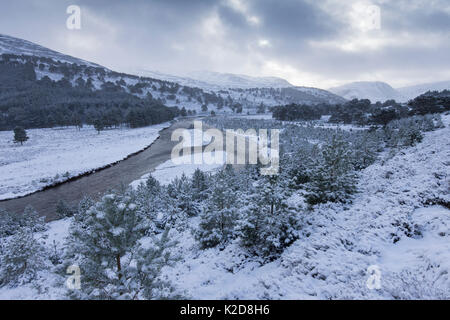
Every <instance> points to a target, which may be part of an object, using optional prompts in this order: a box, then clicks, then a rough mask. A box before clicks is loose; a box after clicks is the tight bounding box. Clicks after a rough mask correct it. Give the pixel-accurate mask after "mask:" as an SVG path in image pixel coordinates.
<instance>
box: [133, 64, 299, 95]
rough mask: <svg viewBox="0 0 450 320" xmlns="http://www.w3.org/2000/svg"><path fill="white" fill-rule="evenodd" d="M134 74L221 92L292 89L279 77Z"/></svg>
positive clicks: (212, 74)
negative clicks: (236, 89)
mask: <svg viewBox="0 0 450 320" xmlns="http://www.w3.org/2000/svg"><path fill="white" fill-rule="evenodd" d="M131 73H133V74H137V75H140V76H144V77H151V78H155V79H161V80H165V81H171V82H176V83H178V84H181V85H184V86H190V87H199V88H203V89H212V90H221V89H229V88H242V89H249V88H287V87H292V84H290V83H289V82H288V81H286V80H284V79H281V78H277V77H251V76H246V75H238V74H231V73H219V72H211V71H196V72H190V73H188V74H186V75H181V76H175V75H169V74H165V73H161V72H157V71H150V70H145V69H133V70H132V71H131Z"/></svg>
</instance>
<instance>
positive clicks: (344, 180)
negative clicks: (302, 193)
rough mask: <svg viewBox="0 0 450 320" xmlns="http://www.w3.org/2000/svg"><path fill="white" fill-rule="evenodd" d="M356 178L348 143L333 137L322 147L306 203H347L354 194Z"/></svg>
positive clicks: (335, 136)
mask: <svg viewBox="0 0 450 320" xmlns="http://www.w3.org/2000/svg"><path fill="white" fill-rule="evenodd" d="M356 181H357V176H356V173H355V171H354V168H353V165H352V151H351V149H350V146H349V144H348V142H346V141H344V140H343V139H342V138H341V137H339V136H337V135H333V137H332V139H331V141H330V142H329V143H328V144H326V145H324V146H322V148H321V153H320V155H319V159H318V165H317V166H316V168H315V170H314V174H313V179H312V181H311V182H310V183H309V188H308V189H309V190H308V191H309V194H308V195H307V201H308V203H309V204H311V205H314V204H317V203H326V202H328V201H330V202H344V203H345V202H347V201H348V199H349V197H350V195H351V194H353V193H355V192H356Z"/></svg>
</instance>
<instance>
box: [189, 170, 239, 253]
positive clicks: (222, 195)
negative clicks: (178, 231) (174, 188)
mask: <svg viewBox="0 0 450 320" xmlns="http://www.w3.org/2000/svg"><path fill="white" fill-rule="evenodd" d="M231 179H232V178H231V173H230V172H229V171H228V170H226V169H225V170H221V171H220V172H218V173H217V174H216V175H215V176H214V177H213V186H212V188H211V195H210V197H209V198H208V200H207V201H206V204H205V207H204V208H203V212H202V213H201V215H200V224H199V228H198V230H197V231H196V233H195V237H196V239H197V240H198V241H199V242H200V245H201V247H202V248H211V247H215V246H217V245H221V246H224V245H225V244H226V243H228V242H229V241H230V240H231V239H233V238H235V236H236V233H235V226H236V220H237V218H238V213H237V203H236V201H237V193H236V191H235V190H234V189H233V186H232V182H231V181H230V180H231Z"/></svg>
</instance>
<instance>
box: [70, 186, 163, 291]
mask: <svg viewBox="0 0 450 320" xmlns="http://www.w3.org/2000/svg"><path fill="white" fill-rule="evenodd" d="M148 225H149V223H148V219H147V217H145V216H144V215H142V214H141V211H140V210H139V208H138V207H137V205H136V204H135V196H134V193H133V192H132V191H130V190H128V191H126V192H125V193H119V194H114V193H111V194H107V195H105V196H104V197H103V198H102V200H101V201H100V202H98V203H97V204H96V205H95V206H93V207H91V208H90V209H89V210H88V211H87V212H86V217H85V218H84V219H83V220H74V223H73V224H72V226H71V232H70V237H69V239H68V242H67V251H66V257H65V265H66V266H68V265H79V267H80V269H81V281H82V283H81V290H74V291H71V292H70V294H71V296H72V297H75V298H82V299H136V298H141V297H142V298H147V299H157V298H160V297H159V296H148V295H146V294H145V293H144V292H143V291H144V287H145V286H146V285H148V284H149V282H148V281H147V280H146V282H145V283H144V282H143V279H144V278H145V277H144V275H145V274H146V273H149V272H148V268H150V266H151V265H152V264H153V263H156V264H158V265H164V264H165V263H167V262H168V261H170V258H169V257H168V256H167V252H166V250H165V249H164V250H162V249H161V248H166V247H169V246H171V245H172V244H171V243H169V241H168V238H167V236H165V237H163V238H161V239H162V240H161V241H162V242H159V243H158V244H157V245H156V247H155V246H151V247H150V248H149V249H144V248H142V246H141V244H140V243H139V240H140V239H142V237H143V236H144V235H145V234H146V233H147V231H148ZM155 248H156V249H155ZM152 250H153V251H155V252H157V253H158V252H159V254H155V253H153V254H152V252H153V251H152ZM157 270H160V269H157ZM152 276H154V274H152ZM155 281H156V280H155ZM155 283H156V282H155ZM146 290H147V291H146V292H147V293H150V292H153V291H152V288H151V287H149V288H146ZM141 292H142V294H143V296H141Z"/></svg>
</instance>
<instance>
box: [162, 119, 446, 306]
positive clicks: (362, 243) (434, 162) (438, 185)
mask: <svg viewBox="0 0 450 320" xmlns="http://www.w3.org/2000/svg"><path fill="white" fill-rule="evenodd" d="M449 120H450V119H449V117H448V116H447V117H445V119H444V121H445V123H446V126H447V128H445V129H441V130H438V131H436V132H431V133H427V134H426V135H425V139H424V141H423V142H422V143H420V144H419V145H417V146H416V147H412V148H408V149H404V150H401V151H400V153H399V154H397V155H396V156H395V157H393V158H391V159H384V160H380V161H379V162H377V163H376V164H374V165H372V166H370V167H369V168H367V169H366V170H364V171H363V173H362V177H361V180H360V182H359V189H360V193H359V194H358V195H357V196H356V198H355V201H354V203H353V204H352V205H348V206H346V207H345V206H342V205H336V204H325V205H321V206H319V207H317V208H316V210H315V211H314V212H313V213H310V212H308V211H307V210H306V209H304V208H302V203H303V201H302V200H301V197H298V195H297V196H294V198H296V199H297V201H293V202H294V203H295V202H297V203H298V212H299V216H300V217H301V219H302V220H303V221H304V223H303V225H304V229H303V230H302V235H303V236H302V237H301V238H300V239H299V240H298V241H297V242H295V243H294V244H293V245H292V246H291V247H290V248H288V249H287V250H286V251H285V252H284V254H283V255H282V256H281V257H280V258H279V259H278V260H276V261H274V262H271V263H268V264H265V265H261V264H260V262H259V261H257V260H256V261H255V260H252V259H251V258H248V255H247V254H246V252H245V251H243V250H242V249H240V247H239V246H238V245H235V244H232V245H230V246H228V247H227V248H226V249H225V250H223V251H220V250H219V249H216V248H215V249H208V250H204V251H198V249H197V244H196V242H195V241H194V239H193V237H192V235H191V232H190V231H187V232H185V233H184V234H181V235H179V240H180V248H179V250H180V252H182V253H183V256H184V259H183V262H181V263H179V264H178V265H177V266H176V267H175V268H173V269H167V270H166V272H167V274H168V276H169V277H170V279H171V280H172V281H173V283H175V284H176V285H177V286H178V287H179V288H181V289H184V290H186V291H187V292H188V293H189V294H190V296H191V297H192V298H198V299H346V298H350V299H394V298H396V299H427V298H433V299H449V298H450V289H449V288H450V241H449V240H450V210H448V209H445V208H443V207H440V206H429V207H426V205H425V202H426V201H427V200H431V199H436V198H441V199H445V200H446V201H447V202H448V201H449V198H450V194H449V190H450V189H449V169H448V167H449V165H450V163H449V160H448V159H450V128H449V127H448V125H449V122H450V121H449ZM197 223H198V222H197V221H196V220H192V221H191V224H192V226H191V227H192V228H195V227H196V224H197ZM370 266H375V268H377V269H378V270H379V271H380V285H381V287H380V289H369V288H368V286H367V281H368V279H369V278H370V275H369V274H368V271H367V270H368V268H369V267H370Z"/></svg>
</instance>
